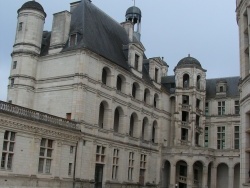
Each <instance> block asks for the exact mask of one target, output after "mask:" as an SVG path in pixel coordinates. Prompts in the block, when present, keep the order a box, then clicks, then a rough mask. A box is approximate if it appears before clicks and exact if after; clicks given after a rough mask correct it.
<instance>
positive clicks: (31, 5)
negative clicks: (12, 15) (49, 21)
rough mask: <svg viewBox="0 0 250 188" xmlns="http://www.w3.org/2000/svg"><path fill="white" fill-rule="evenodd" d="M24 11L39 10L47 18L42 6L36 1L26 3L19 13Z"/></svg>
mask: <svg viewBox="0 0 250 188" xmlns="http://www.w3.org/2000/svg"><path fill="white" fill-rule="evenodd" d="M24 9H34V10H38V11H40V12H42V13H43V14H44V15H45V16H46V13H45V12H44V9H43V7H42V5H41V4H39V3H38V2H36V1H28V2H26V3H24V4H23V6H22V7H21V8H20V9H18V11H17V12H18V13H19V12H20V11H21V10H24Z"/></svg>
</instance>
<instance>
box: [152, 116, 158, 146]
mask: <svg viewBox="0 0 250 188" xmlns="http://www.w3.org/2000/svg"><path fill="white" fill-rule="evenodd" d="M156 133H157V121H154V123H153V127H152V142H153V143H157V134H156Z"/></svg>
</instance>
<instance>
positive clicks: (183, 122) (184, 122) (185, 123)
mask: <svg viewBox="0 0 250 188" xmlns="http://www.w3.org/2000/svg"><path fill="white" fill-rule="evenodd" d="M188 125H189V122H188V121H182V122H181V126H186V127H188Z"/></svg>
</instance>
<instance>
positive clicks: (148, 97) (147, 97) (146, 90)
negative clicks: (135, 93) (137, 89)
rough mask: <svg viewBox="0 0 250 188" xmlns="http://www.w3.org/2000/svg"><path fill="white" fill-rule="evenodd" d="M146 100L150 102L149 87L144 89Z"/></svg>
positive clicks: (147, 102)
mask: <svg viewBox="0 0 250 188" xmlns="http://www.w3.org/2000/svg"><path fill="white" fill-rule="evenodd" d="M144 102H145V103H146V104H149V103H150V91H149V89H145V90H144Z"/></svg>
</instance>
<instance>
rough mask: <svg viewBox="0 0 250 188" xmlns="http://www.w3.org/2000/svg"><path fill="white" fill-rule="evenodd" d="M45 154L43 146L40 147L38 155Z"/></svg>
mask: <svg viewBox="0 0 250 188" xmlns="http://www.w3.org/2000/svg"><path fill="white" fill-rule="evenodd" d="M44 155H45V148H40V156H44Z"/></svg>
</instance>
